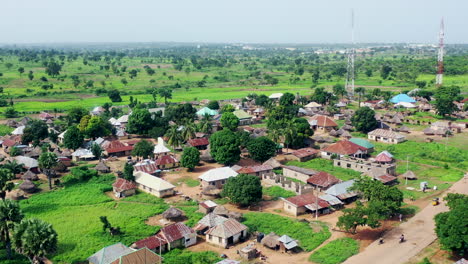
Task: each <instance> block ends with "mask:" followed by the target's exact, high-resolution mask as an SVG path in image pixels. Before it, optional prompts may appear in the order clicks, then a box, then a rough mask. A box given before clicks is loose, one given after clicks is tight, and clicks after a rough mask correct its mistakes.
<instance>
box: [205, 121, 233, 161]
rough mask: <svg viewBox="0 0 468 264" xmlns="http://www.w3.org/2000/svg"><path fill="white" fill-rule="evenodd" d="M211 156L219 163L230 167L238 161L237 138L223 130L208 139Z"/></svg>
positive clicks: (229, 131)
mask: <svg viewBox="0 0 468 264" xmlns="http://www.w3.org/2000/svg"><path fill="white" fill-rule="evenodd" d="M210 146H211V150H210V153H211V156H212V157H213V158H214V159H215V160H216V161H217V162H219V163H221V164H225V165H232V164H234V163H236V162H238V161H239V159H240V148H239V138H238V137H237V135H236V134H235V133H234V132H232V131H231V130H229V129H223V130H221V131H218V132H216V133H214V134H213V135H211V137H210Z"/></svg>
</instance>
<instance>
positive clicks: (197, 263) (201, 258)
mask: <svg viewBox="0 0 468 264" xmlns="http://www.w3.org/2000/svg"><path fill="white" fill-rule="evenodd" d="M163 257H164V262H165V263H171V264H205V263H216V262H218V261H220V260H221V258H220V257H219V256H218V254H216V253H214V252H211V251H202V252H192V251H190V250H182V249H173V250H171V251H169V252H167V253H165V254H163Z"/></svg>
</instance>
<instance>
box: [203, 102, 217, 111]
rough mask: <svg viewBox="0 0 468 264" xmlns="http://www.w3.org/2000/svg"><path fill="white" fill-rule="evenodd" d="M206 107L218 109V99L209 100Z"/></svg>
mask: <svg viewBox="0 0 468 264" xmlns="http://www.w3.org/2000/svg"><path fill="white" fill-rule="evenodd" d="M206 107H208V108H209V109H213V110H218V109H219V103H218V101H216V100H214V101H210V102H209V103H208V104H207V105H206Z"/></svg>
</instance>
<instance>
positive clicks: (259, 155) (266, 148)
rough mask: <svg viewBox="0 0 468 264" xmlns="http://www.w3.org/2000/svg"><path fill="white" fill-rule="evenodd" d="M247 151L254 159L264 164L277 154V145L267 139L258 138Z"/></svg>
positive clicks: (248, 146)
mask: <svg viewBox="0 0 468 264" xmlns="http://www.w3.org/2000/svg"><path fill="white" fill-rule="evenodd" d="M247 149H248V150H249V154H250V156H251V157H252V159H254V160H256V161H259V162H264V161H267V160H268V159H269V158H271V157H273V156H275V154H276V143H275V142H273V141H271V140H270V139H269V138H267V137H258V138H256V139H253V140H251V141H250V142H249V143H248V145H247Z"/></svg>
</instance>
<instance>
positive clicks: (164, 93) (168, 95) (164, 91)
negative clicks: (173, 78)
mask: <svg viewBox="0 0 468 264" xmlns="http://www.w3.org/2000/svg"><path fill="white" fill-rule="evenodd" d="M158 94H159V96H161V97H162V98H164V103H165V104H167V99H172V89H171V88H167V87H166V88H160V89H159V90H158Z"/></svg>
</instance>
